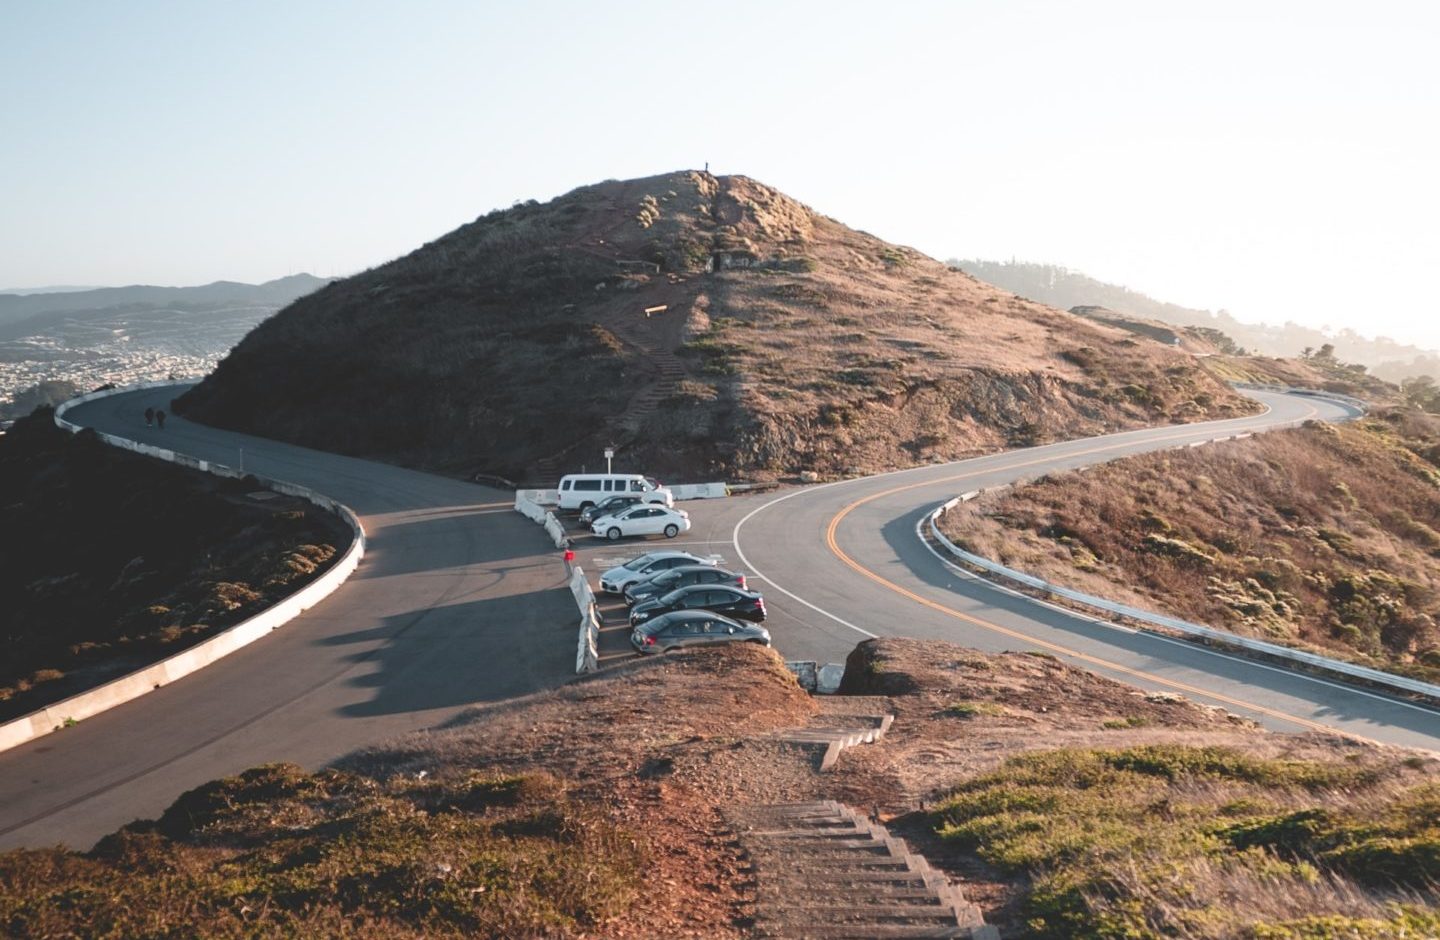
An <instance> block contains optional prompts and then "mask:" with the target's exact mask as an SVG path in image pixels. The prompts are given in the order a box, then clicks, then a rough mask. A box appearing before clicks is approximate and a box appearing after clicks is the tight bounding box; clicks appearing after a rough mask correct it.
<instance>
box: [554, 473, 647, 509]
mask: <svg viewBox="0 0 1440 940" xmlns="http://www.w3.org/2000/svg"><path fill="white" fill-rule="evenodd" d="M556 492H557V493H558V494H559V496H560V508H561V509H587V508H589V507H590V506H593V505H595V504H596V503H598V502H600V500H602V499H604V498H605V497H607V496H615V495H616V494H619V493H634V494H636V495H638V496H639V497H640V498H641V499H643V500H644V501H645V502H647V503H660V504H662V505H664V506H666V507H670V506H674V505H675V494H674V493H672V492H670V491H669V490H667V489H666V488H665V487H663V486H661V485H660V482H659V481H658V480H655V479H652V478H651V477H647V476H641V475H640V474H638V473H567V474H565V475H564V476H563V477H561V478H560V485H559V486H558V487H556Z"/></svg>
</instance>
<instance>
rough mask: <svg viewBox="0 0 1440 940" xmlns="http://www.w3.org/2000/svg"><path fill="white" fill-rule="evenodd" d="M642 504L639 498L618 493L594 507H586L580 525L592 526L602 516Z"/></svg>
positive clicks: (581, 514) (582, 512)
mask: <svg viewBox="0 0 1440 940" xmlns="http://www.w3.org/2000/svg"><path fill="white" fill-rule="evenodd" d="M638 502H640V497H639V496H632V495H630V494H629V493H624V494H620V493H617V494H616V495H614V496H607V497H605V498H604V499H602V500H600V502H598V503H596V504H595V505H593V506H586V507H585V508H584V509H582V510H580V524H581V525H590V524H591V523H593V522H594V521H595V520H596V519H599V518H600V517H601V516H608V515H610V514H611V513H616V512H619V511H620V510H622V509H628V508H630V507H631V506H634V505H635V504H636V503H638Z"/></svg>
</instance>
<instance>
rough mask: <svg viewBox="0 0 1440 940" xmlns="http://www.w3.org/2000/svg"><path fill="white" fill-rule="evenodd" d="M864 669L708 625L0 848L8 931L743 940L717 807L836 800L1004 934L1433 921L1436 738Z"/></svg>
mask: <svg viewBox="0 0 1440 940" xmlns="http://www.w3.org/2000/svg"><path fill="white" fill-rule="evenodd" d="M846 687H847V689H848V690H849V691H850V692H852V693H855V694H859V695H863V696H869V697H867V698H864V699H860V700H856V699H850V698H847V697H846V696H839V697H836V698H833V699H828V700H825V701H823V702H820V701H817V700H814V699H811V698H810V697H809V696H807V695H805V694H804V693H803V692H801V691H800V690H799V688H798V687H797V686H796V685H795V682H794V680H793V679H792V678H791V677H790V676H789V674H788V673H787V672H786V671H785V670H784V668H783V667H782V665H781V664H780V661H779V659H778V657H777V656H775V655H774V654H773V653H772V652H770V651H767V650H762V649H758V648H752V647H749V646H746V647H744V648H739V649H709V650H695V651H690V652H687V653H683V654H678V655H674V656H670V657H665V658H663V659H649V660H644V661H640V662H636V663H634V664H631V665H626V666H624V667H620V668H617V669H614V670H612V671H610V672H608V673H602V674H600V675H598V676H595V677H593V678H590V679H587V680H585V681H581V682H577V683H574V684H572V685H570V686H567V687H565V688H562V689H558V690H555V691H553V692H549V693H544V694H541V695H536V696H532V697H529V698H526V699H521V700H517V701H512V702H506V703H499V704H495V705H490V706H486V707H483V708H479V709H476V710H475V711H474V712H472V713H470V714H468V715H465V716H462V717H461V718H460V719H459V720H457V721H456V722H454V723H453V724H452V725H451V726H450V727H447V728H444V729H437V730H435V731H432V732H428V733H425V734H417V735H412V736H409V737H407V738H404V739H402V740H400V741H397V742H394V743H392V744H390V745H386V746H384V747H380V748H376V749H373V750H370V751H367V752H364V753H361V754H357V755H354V756H353V757H352V758H351V759H350V760H347V761H345V762H344V765H343V766H342V767H341V768H339V769H335V770H328V771H323V772H320V773H317V774H307V773H304V772H301V771H299V770H298V769H296V768H289V767H283V766H281V767H267V768H258V769H256V770H253V771H249V772H247V773H245V774H242V775H240V776H239V777H236V778H231V779H229V780H223V781H217V782H215V783H212V784H208V785H206V786H203V787H200V788H198V789H196V790H194V791H192V792H191V793H189V794H186V795H185V796H184V797H182V798H181V799H180V800H179V801H177V803H176V804H175V805H174V806H172V807H171V808H170V809H169V810H168V811H167V812H166V813H165V814H164V815H163V816H162V817H161V818H160V819H159V820H157V821H155V822H153V823H144V824H138V825H136V826H133V827H130V828H129V829H128V830H126V831H123V832H122V833H120V834H118V835H116V836H113V837H110V838H108V839H106V840H105V841H104V842H103V843H102V844H101V846H99V847H98V848H97V849H96V851H95V852H93V853H89V854H86V855H80V854H77V853H69V852H64V851H53V850H47V851H39V852H12V853H8V854H5V855H0V932H3V933H5V934H6V935H8V936H17V937H40V936H71V935H83V936H139V935H144V936H177V937H178V936H197V935H203V936H265V937H268V936H317V935H325V936H332V935H341V934H343V935H347V936H359V937H371V936H374V937H379V936H400V937H410V936H421V935H424V936H442V937H444V936H457V935H468V936H516V937H523V936H555V937H581V936H592V937H593V936H604V937H614V938H637V940H638V938H652V937H696V938H699V937H704V938H715V937H736V938H738V937H743V936H748V935H750V933H751V926H752V924H751V921H750V917H751V916H752V915H753V912H754V907H753V905H754V899H755V893H756V885H755V882H754V880H753V877H752V875H751V874H750V873H749V869H748V865H747V864H746V862H745V860H744V859H743V858H741V856H740V855H739V853H738V850H737V849H736V845H735V838H734V834H733V833H731V832H730V831H729V830H728V829H727V828H726V826H725V823H724V821H723V819H722V816H721V811H722V810H724V809H727V808H730V807H733V806H736V805H743V804H746V803H754V802H772V801H794V800H816V799H837V800H841V801H844V802H846V803H848V804H850V805H852V806H856V807H859V808H862V809H865V810H870V811H872V812H875V813H877V814H878V815H879V816H880V818H882V819H884V820H887V821H889V823H890V825H891V827H892V830H894V831H897V832H900V833H902V834H903V835H904V836H905V837H906V838H907V839H910V840H911V844H912V845H914V846H918V847H919V848H920V849H921V851H923V853H924V854H925V855H926V856H927V857H929V858H930V859H931V861H932V862H935V863H936V864H939V865H942V866H944V867H945V868H946V869H947V870H949V871H950V872H951V873H952V876H953V877H954V878H955V879H956V880H958V881H960V882H962V883H963V887H964V891H965V894H966V896H967V897H969V898H971V899H972V900H975V901H978V902H979V903H981V904H982V905H983V906H984V907H985V908H986V913H987V916H988V918H989V919H990V920H991V922H992V923H996V922H998V923H1000V924H1001V926H1002V927H1003V928H1004V929H1005V930H1006V932H1007V934H1008V935H1015V936H1024V935H1036V934H1039V935H1046V934H1048V935H1051V936H1056V935H1059V936H1086V935H1088V936H1107V937H1116V936H1123V937H1136V938H1139V937H1151V936H1157V937H1158V936H1169V935H1181V936H1196V937H1217V938H1218V937H1231V936H1254V937H1274V938H1279V937H1287V938H1288V937H1295V938H1297V940H1298V938H1302V937H1304V938H1315V937H1337V938H1338V937H1348V936H1386V935H1387V933H1386V931H1390V934H1392V935H1396V936H1399V934H1398V933H1397V932H1396V931H1395V930H1394V928H1395V925H1397V924H1409V925H1411V927H1412V929H1413V930H1416V931H1418V932H1419V934H1420V935H1424V934H1425V932H1426V926H1427V925H1429V926H1431V927H1433V925H1434V918H1435V915H1434V908H1433V904H1432V899H1431V898H1430V894H1429V888H1428V884H1426V883H1424V881H1425V879H1426V878H1428V877H1429V873H1430V872H1431V871H1433V870H1434V867H1435V865H1436V860H1435V859H1436V858H1440V856H1432V855H1431V854H1428V853H1431V851H1432V849H1433V847H1434V846H1435V845H1436V844H1437V840H1436V837H1435V833H1434V830H1435V828H1436V827H1435V822H1434V820H1435V813H1434V808H1435V805H1436V797H1435V793H1436V792H1437V790H1436V784H1435V779H1436V773H1435V762H1434V761H1431V760H1427V759H1425V758H1422V757H1418V756H1408V757H1407V756H1406V755H1404V754H1403V753H1400V752H1396V751H1392V750H1386V749H1381V748H1373V747H1365V746H1360V745H1357V744H1354V743H1353V742H1348V741H1343V740H1338V739H1325V738H1319V737H1313V736H1312V737H1301V738H1293V737H1286V736H1280V735H1271V734H1266V733H1264V732H1261V731H1259V730H1258V729H1257V728H1255V727H1254V726H1253V725H1252V724H1250V723H1248V722H1245V721H1241V720H1238V719H1235V718H1233V717H1232V716H1228V715H1226V714H1225V713H1224V712H1221V711H1218V710H1215V709H1207V708H1200V707H1197V706H1195V705H1193V704H1190V703H1187V702H1185V701H1183V700H1179V699H1177V698H1175V697H1173V696H1155V695H1146V694H1144V693H1141V692H1139V691H1138V690H1135V689H1132V688H1129V687H1127V686H1124V685H1121V684H1119V683H1116V682H1112V681H1110V680H1107V679H1103V678H1100V677H1098V676H1094V675H1092V674H1089V673H1085V672H1082V671H1080V670H1078V669H1074V668H1071V667H1068V666H1065V665H1063V664H1062V663H1060V662H1058V661H1057V660H1055V659H1054V658H1052V657H1045V656H1035V655H1030V654H1024V653H1011V654H1002V655H999V656H987V655H983V654H980V653H977V652H975V651H972V650H965V649H961V648H959V647H955V646H951V645H949V644H946V643H941V642H935V641H928V642H921V641H914V640H880V641H867V642H866V643H864V644H861V646H860V647H858V648H857V650H856V652H855V653H854V654H853V655H852V656H851V659H850V662H849V664H848V668H847V674H846ZM817 712H818V714H817ZM879 712H889V713H892V714H894V715H895V716H896V720H895V723H894V724H893V726H892V727H891V729H890V733H889V734H888V735H887V736H886V737H885V739H884V740H883V741H882V742H880V743H877V744H874V745H867V746H865V747H860V748H854V749H850V750H847V751H846V752H845V754H844V755H843V756H842V758H841V759H840V761H839V763H838V764H837V765H836V767H835V769H834V770H833V771H831V772H826V773H823V774H822V773H820V772H819V771H818V763H819V761H818V758H819V753H820V752H819V749H817V748H813V747H809V748H807V747H803V746H797V745H794V744H790V743H787V741H786V740H785V738H784V734H783V732H785V731H786V730H787V729H792V728H796V727H801V726H805V725H806V724H807V722H811V721H814V722H817V723H821V724H824V723H827V722H829V723H830V724H828V726H830V727H834V726H836V725H835V724H834V723H835V722H840V723H841V724H844V723H845V722H846V721H848V720H852V719H847V718H845V717H844V716H847V715H851V714H857V713H865V714H877V713H879ZM1118 716H1126V718H1128V719H1133V720H1126V721H1124V722H1123V724H1124V726H1123V727H1109V726H1110V725H1112V724H1114V723H1115V722H1117V721H1118V720H1119V717H1118ZM777 732H780V733H781V734H779V735H777ZM1026 801H1028V803H1027V802H1026ZM1042 803H1043V805H1041V804H1042ZM917 808H920V811H918V812H917V811H916V810H917ZM1317 809H1319V810H1323V815H1316V814H1315V812H1314V811H1315V810H1317ZM1027 814H1028V815H1027ZM1307 814H1309V815H1307ZM982 831H983V832H985V833H987V837H986V838H984V839H980V840H974V839H971V838H970V835H971V834H973V833H978V832H982ZM1302 840H1308V841H1302ZM1261 862H1263V863H1264V864H1261ZM1317 925H1318V926H1317ZM1326 930H1329V931H1330V932H1328V933H1327V932H1325V931H1326ZM1066 931H1068V932H1066ZM1167 931H1168V932H1167ZM1346 931H1349V932H1346Z"/></svg>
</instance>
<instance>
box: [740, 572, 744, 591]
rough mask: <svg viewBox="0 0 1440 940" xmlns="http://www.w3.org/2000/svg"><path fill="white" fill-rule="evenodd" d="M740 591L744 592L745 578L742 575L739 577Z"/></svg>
mask: <svg viewBox="0 0 1440 940" xmlns="http://www.w3.org/2000/svg"><path fill="white" fill-rule="evenodd" d="M740 590H742V591H743V590H745V576H744V575H743V574H742V575H741V576H740Z"/></svg>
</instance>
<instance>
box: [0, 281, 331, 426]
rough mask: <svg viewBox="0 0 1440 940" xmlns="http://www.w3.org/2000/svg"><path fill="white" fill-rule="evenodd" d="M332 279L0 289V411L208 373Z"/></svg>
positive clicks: (16, 410)
mask: <svg viewBox="0 0 1440 940" xmlns="http://www.w3.org/2000/svg"><path fill="white" fill-rule="evenodd" d="M328 283H329V281H328V280H324V279H322V278H318V277H313V276H312V275H309V274H296V275H293V276H291V277H282V278H279V279H278V280H274V281H267V282H266V283H264V284H241V283H237V282H235V281H216V282H215V283H214V284H205V285H202V286H199V287H154V286H150V285H135V286H132V287H96V288H84V289H79V290H61V289H59V288H56V289H53V290H50V291H48V292H43V293H41V292H35V293H24V294H21V293H11V294H0V418H5V417H14V416H17V415H23V414H26V413H28V411H29V409H31V408H33V407H34V406H35V405H36V404H44V403H53V402H54V401H55V400H56V396H57V395H58V396H60V397H61V398H63V397H64V396H65V395H66V394H68V392H69V391H71V390H74V389H81V390H85V389H91V388H95V387H96V386H98V385H101V384H104V383H107V382H113V383H116V384H128V383H132V382H141V381H147V380H150V379H163V378H167V377H170V376H190V375H198V374H202V373H204V372H208V371H209V370H210V369H211V368H213V367H214V365H215V363H216V362H217V361H219V359H220V357H221V356H223V355H224V354H225V353H226V352H228V351H229V349H230V348H231V347H232V346H234V345H235V344H236V343H237V342H239V340H240V338H241V337H243V336H244V335H245V334H246V333H248V332H249V331H250V330H251V329H253V328H254V326H255V325H256V324H257V323H259V322H261V321H262V320H264V319H265V318H266V317H269V316H271V315H272V314H274V313H275V311H277V310H279V309H280V308H281V307H284V306H286V305H288V304H289V303H291V302H292V301H294V300H296V299H297V298H299V297H303V296H304V295H306V294H309V293H312V292H314V291H315V290H316V289H317V288H320V287H322V286H324V285H325V284H328Z"/></svg>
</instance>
